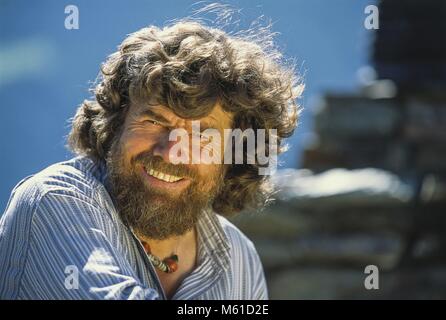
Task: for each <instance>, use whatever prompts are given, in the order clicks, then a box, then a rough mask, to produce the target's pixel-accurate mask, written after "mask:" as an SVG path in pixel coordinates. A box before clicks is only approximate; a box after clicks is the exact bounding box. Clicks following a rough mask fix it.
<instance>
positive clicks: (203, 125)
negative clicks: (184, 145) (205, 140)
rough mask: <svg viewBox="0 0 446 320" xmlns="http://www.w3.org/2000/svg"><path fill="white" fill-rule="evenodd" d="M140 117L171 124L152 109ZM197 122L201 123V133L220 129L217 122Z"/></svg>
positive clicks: (144, 111)
mask: <svg viewBox="0 0 446 320" xmlns="http://www.w3.org/2000/svg"><path fill="white" fill-rule="evenodd" d="M139 115H140V116H147V117H150V118H152V119H154V120H156V121H159V122H161V123H164V124H170V121H169V120H167V119H166V118H165V117H164V116H162V115H160V114H158V113H156V112H155V111H153V110H152V109H149V108H147V109H144V110H142V111H141V112H140V114H139ZM197 120H198V121H200V131H204V130H206V129H218V128H219V126H218V125H217V123H216V121H212V120H211V121H209V122H208V121H206V120H200V119H197ZM214 120H216V119H215V118H214Z"/></svg>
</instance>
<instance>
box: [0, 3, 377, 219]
mask: <svg viewBox="0 0 446 320" xmlns="http://www.w3.org/2000/svg"><path fill="white" fill-rule="evenodd" d="M194 3H196V1H171V0H163V1H152V0H129V1H106V0H88V1H87V0H83V1H78V0H71V1H51V0H42V1H25V0H0V108H1V126H0V146H1V157H0V178H1V182H0V214H1V212H2V211H3V208H5V206H6V203H7V200H8V198H9V195H10V191H11V189H12V188H13V187H14V185H15V184H16V183H17V182H18V181H19V180H20V179H22V178H23V177H25V176H27V175H30V174H32V173H35V172H37V171H39V170H41V169H43V168H45V167H46V166H48V165H50V164H52V163H54V162H58V161H63V160H65V159H69V158H71V157H72V155H71V154H70V152H69V151H68V150H67V149H66V148H65V137H66V135H67V133H68V132H69V123H68V120H69V118H70V117H72V116H73V115H74V112H75V109H76V107H77V106H78V105H79V103H81V102H82V100H83V99H85V98H87V97H89V92H88V88H89V86H90V82H91V81H93V80H94V79H95V78H96V75H97V73H98V70H99V65H100V63H101V62H102V61H104V59H105V58H106V56H107V55H109V54H110V53H112V52H113V51H115V49H116V47H117V45H118V44H119V43H120V42H121V41H122V40H123V39H124V38H125V36H126V35H127V34H129V33H131V32H134V31H136V30H138V29H140V28H142V27H144V26H147V25H149V24H155V25H158V26H161V25H163V23H164V22H165V21H168V20H172V19H175V18H180V17H185V16H189V15H190V14H191V13H192V11H193V9H194V8H197V6H193V4H194ZM225 3H227V4H232V5H233V6H235V7H236V8H238V9H242V11H241V14H240V15H239V19H241V21H240V28H245V27H247V26H248V25H249V23H250V22H251V21H252V20H254V19H255V18H256V17H258V16H260V15H265V17H266V18H269V19H271V20H272V22H273V23H274V25H273V31H276V32H279V35H278V36H277V38H276V41H277V44H278V46H279V47H280V48H281V49H282V51H283V52H284V54H285V56H286V57H289V58H294V59H295V60H296V62H297V66H298V70H300V71H301V72H302V73H303V75H304V77H305V83H306V91H305V94H304V97H303V99H302V100H301V103H302V105H303V107H304V112H303V115H302V118H301V120H302V121H301V124H300V126H299V128H298V130H297V131H296V133H295V135H294V136H293V137H292V138H291V139H290V141H289V143H290V145H291V149H290V150H289V152H288V153H287V154H286V155H284V156H282V157H281V158H280V160H281V161H283V163H284V167H296V166H298V165H299V154H300V151H301V149H302V146H303V145H304V143H305V141H306V140H308V138H309V136H310V133H311V108H312V105H313V104H314V101H315V98H316V97H317V96H319V95H322V94H323V93H324V92H327V91H330V92H353V91H355V90H357V88H358V86H359V83H358V80H357V76H356V72H357V70H358V69H359V68H360V67H361V66H364V65H367V64H368V62H369V61H368V57H369V46H370V40H371V31H368V30H366V29H365V28H364V27H363V21H364V18H365V14H364V8H365V7H366V6H367V5H369V4H374V3H375V1H374V0H369V1H367V0H305V1H304V0H289V1H278V0H276V1H268V0H264V1H260V0H250V1H246V0H244V1H240V0H239V1H226V2H225ZM70 4H74V5H76V6H77V7H78V8H79V19H80V28H79V30H66V29H65V27H64V20H65V17H66V14H65V13H64V9H65V7H66V6H67V5H70Z"/></svg>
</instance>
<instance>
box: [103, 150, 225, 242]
mask: <svg viewBox="0 0 446 320" xmlns="http://www.w3.org/2000/svg"><path fill="white" fill-rule="evenodd" d="M123 159H124V157H123V154H122V153H121V150H120V148H119V147H117V146H116V145H114V146H112V148H111V150H110V152H109V155H108V157H107V170H108V178H107V184H108V187H109V189H110V192H111V194H112V197H113V198H114V201H115V205H116V207H117V210H118V212H119V214H120V216H121V219H122V220H123V222H124V223H125V224H126V225H128V226H129V227H131V228H132V229H133V230H134V231H135V233H136V234H138V235H139V236H143V237H147V238H149V239H157V240H164V239H167V238H169V237H172V236H181V235H183V234H185V233H186V232H187V231H189V230H191V229H192V228H193V227H194V226H195V225H196V223H197V222H198V220H199V218H200V216H201V215H202V214H203V212H204V210H206V209H208V208H209V207H210V206H211V204H212V202H213V200H214V199H215V197H216V195H217V194H218V193H219V191H220V190H221V187H222V185H223V175H224V170H223V167H222V168H221V169H220V170H219V172H217V173H215V174H214V176H208V177H205V178H203V177H201V178H200V177H199V176H198V175H197V174H196V173H194V172H190V169H189V168H187V167H185V166H181V165H172V164H169V163H166V162H164V161H162V160H161V158H160V157H153V156H152V155H151V154H149V153H144V154H140V155H138V156H137V157H135V161H133V160H132V161H131V167H130V168H127V166H126V165H125V164H124V161H123ZM138 162H139V163H141V164H143V165H144V164H145V166H150V167H152V168H154V169H155V170H158V169H161V170H159V171H163V169H162V168H164V169H166V168H169V169H170V171H168V170H165V171H167V172H176V173H178V172H179V171H180V172H189V175H187V176H188V177H193V178H191V183H190V185H189V186H188V187H187V188H186V189H185V190H184V191H182V193H181V194H180V195H171V194H169V193H167V192H165V191H162V190H158V189H155V188H150V186H147V184H146V183H145V182H144V181H143V178H142V177H141V176H140V175H138V174H137V173H136V171H135V164H136V163H138ZM149 163H150V165H149ZM178 175H179V174H178ZM182 176H184V175H182Z"/></svg>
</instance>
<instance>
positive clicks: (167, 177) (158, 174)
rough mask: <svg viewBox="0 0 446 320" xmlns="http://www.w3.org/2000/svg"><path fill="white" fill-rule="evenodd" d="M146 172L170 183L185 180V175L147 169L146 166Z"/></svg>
mask: <svg viewBox="0 0 446 320" xmlns="http://www.w3.org/2000/svg"><path fill="white" fill-rule="evenodd" d="M144 170H145V172H146V173H147V174H148V175H149V176H151V177H154V178H156V179H158V180H161V181H164V182H169V183H174V182H178V181H181V180H183V179H184V178H183V177H178V176H174V175H170V174H167V173H164V172H161V171H157V170H154V169H147V168H145V167H144Z"/></svg>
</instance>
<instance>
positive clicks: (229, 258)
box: [0, 157, 267, 300]
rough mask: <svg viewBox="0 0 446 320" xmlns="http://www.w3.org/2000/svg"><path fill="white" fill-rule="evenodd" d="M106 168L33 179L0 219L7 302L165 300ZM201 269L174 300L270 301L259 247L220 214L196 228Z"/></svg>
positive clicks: (75, 164)
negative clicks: (124, 217)
mask: <svg viewBox="0 0 446 320" xmlns="http://www.w3.org/2000/svg"><path fill="white" fill-rule="evenodd" d="M105 177H106V170H105V166H104V164H103V163H96V162H93V161H92V160H90V159H89V158H86V157H76V158H74V159H71V160H69V161H66V162H61V163H56V164H54V165H52V166H50V167H48V168H46V169H45V170H43V171H41V172H39V173H37V174H35V175H33V176H30V177H27V178H25V179H23V180H22V181H20V183H19V184H18V185H17V186H16V187H15V188H14V190H13V191H12V195H11V198H10V200H9V202H8V205H7V207H6V211H5V212H4V214H3V215H2V217H1V220H0V298H1V299H121V300H131V299H147V300H155V299H166V296H165V294H164V292H163V289H162V286H161V284H160V281H159V279H158V276H157V273H156V271H155V269H154V267H153V265H152V264H151V262H150V260H149V259H148V257H147V255H146V253H145V251H144V248H143V247H142V245H141V243H140V242H139V240H138V239H137V238H136V236H135V235H134V233H133V232H132V230H131V229H129V228H128V227H127V226H126V225H124V224H123V223H122V221H121V219H120V217H119V214H118V212H117V211H116V208H115V206H114V205H113V202H112V199H111V197H110V195H109V193H108V192H107V189H106V188H105V186H104V182H105ZM197 235H198V236H197V239H198V249H197V250H198V251H197V252H198V253H197V265H196V268H195V269H194V270H193V271H192V272H191V273H190V274H189V275H188V276H187V277H186V278H185V279H184V280H183V281H182V283H181V285H180V287H179V288H178V290H177V291H176V293H175V294H174V296H173V297H172V299H197V300H210V299H212V300H213V299H235V300H238V299H267V289H266V282H265V277H264V273H263V268H262V264H261V262H260V259H259V256H258V254H257V252H256V250H255V248H254V245H253V243H252V242H251V241H250V240H249V239H248V238H247V237H246V236H245V235H243V234H242V233H241V232H240V231H239V230H238V229H237V228H236V227H235V226H234V225H233V224H231V223H230V222H229V221H228V220H226V219H225V218H223V217H221V216H219V215H217V214H215V213H214V212H213V211H210V210H209V211H205V213H204V214H203V215H202V217H201V218H200V220H199V221H198V223H197Z"/></svg>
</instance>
